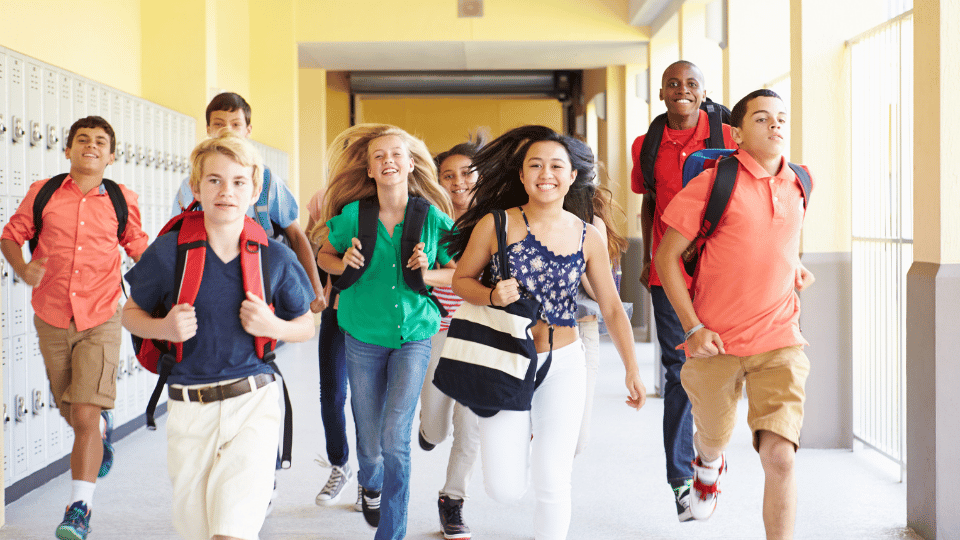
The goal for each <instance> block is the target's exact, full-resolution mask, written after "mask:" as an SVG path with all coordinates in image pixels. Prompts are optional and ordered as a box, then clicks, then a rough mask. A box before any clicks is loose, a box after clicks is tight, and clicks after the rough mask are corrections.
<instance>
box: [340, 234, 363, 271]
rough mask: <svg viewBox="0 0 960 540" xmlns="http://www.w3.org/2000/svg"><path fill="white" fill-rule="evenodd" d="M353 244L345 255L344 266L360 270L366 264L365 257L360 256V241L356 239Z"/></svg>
mask: <svg viewBox="0 0 960 540" xmlns="http://www.w3.org/2000/svg"><path fill="white" fill-rule="evenodd" d="M351 243H352V244H353V245H352V246H350V247H348V248H347V251H345V252H344V253H343V265H344V266H345V267H346V266H351V267H353V268H360V267H361V266H363V263H364V262H365V261H364V260H363V255H361V254H360V249H361V247H362V246H361V245H360V239H359V238H354V239H353V240H352V241H351Z"/></svg>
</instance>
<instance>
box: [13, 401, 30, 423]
mask: <svg viewBox="0 0 960 540" xmlns="http://www.w3.org/2000/svg"><path fill="white" fill-rule="evenodd" d="M14 407H16V408H15V409H14V411H13V414H14V416H13V417H14V419H15V420H16V421H17V422H23V421H24V420H25V419H26V418H27V415H28V414H30V410H29V409H27V400H26V399H24V398H23V396H16V397H15V398H14Z"/></svg>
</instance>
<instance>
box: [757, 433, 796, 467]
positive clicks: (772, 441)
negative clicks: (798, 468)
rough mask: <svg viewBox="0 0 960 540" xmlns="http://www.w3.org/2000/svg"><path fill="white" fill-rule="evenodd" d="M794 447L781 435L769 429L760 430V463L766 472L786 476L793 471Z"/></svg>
mask: <svg viewBox="0 0 960 540" xmlns="http://www.w3.org/2000/svg"><path fill="white" fill-rule="evenodd" d="M795 461H796V447H794V445H793V443H792V442H790V441H788V440H787V439H784V438H783V437H781V436H779V435H777V434H775V433H771V432H769V431H765V432H761V436H760V463H762V464H763V470H764V472H765V473H767V474H773V475H776V476H786V475H789V474H791V473H792V472H793V467H794V463H795Z"/></svg>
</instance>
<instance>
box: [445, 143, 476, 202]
mask: <svg viewBox="0 0 960 540" xmlns="http://www.w3.org/2000/svg"><path fill="white" fill-rule="evenodd" d="M472 166H473V161H472V160H471V159H470V158H468V157H467V156H461V155H459V154H454V155H452V156H449V157H448V158H447V159H445V160H443V163H441V164H440V185H441V186H443V189H445V190H447V193H449V194H450V200H451V202H453V207H454V209H455V210H456V211H457V213H458V214H460V213H463V212H465V211H466V210H467V208H470V201H471V199H472V198H473V196H472V195H471V193H470V190H471V189H473V186H475V185H476V184H477V171H475V170H472V169H471V167H472Z"/></svg>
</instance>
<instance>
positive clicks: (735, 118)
mask: <svg viewBox="0 0 960 540" xmlns="http://www.w3.org/2000/svg"><path fill="white" fill-rule="evenodd" d="M758 97H772V98H777V99H779V100H780V101H783V98H782V97H780V94H778V93H776V92H774V91H773V90H770V89H769V88H761V89H759V90H754V91H753V92H750V93H749V94H747V95H746V96H744V97H743V99H741V100H740V101H738V102H737V104H736V105H734V106H733V110H732V111H731V112H730V127H735V128H739V127H742V126H743V117H744V116H746V114H747V105H749V104H750V102H751V101H753V100H754V99H756V98H758Z"/></svg>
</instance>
